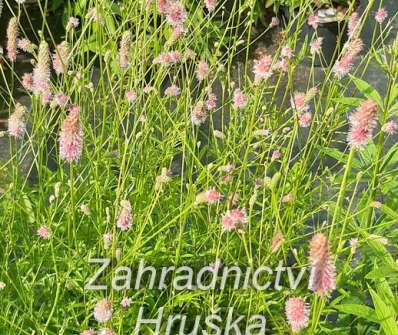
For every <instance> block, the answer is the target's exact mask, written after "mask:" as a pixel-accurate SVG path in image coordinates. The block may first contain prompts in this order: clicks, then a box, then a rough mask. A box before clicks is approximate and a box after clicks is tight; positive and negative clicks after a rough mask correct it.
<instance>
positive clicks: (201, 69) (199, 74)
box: [196, 60, 209, 81]
mask: <svg viewBox="0 0 398 335" xmlns="http://www.w3.org/2000/svg"><path fill="white" fill-rule="evenodd" d="M208 72H209V64H207V62H206V61H204V60H201V61H199V63H198V67H197V69H196V78H198V80H199V81H203V80H204V79H205V78H206V76H207V73H208Z"/></svg>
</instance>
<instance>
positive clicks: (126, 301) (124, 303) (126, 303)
mask: <svg viewBox="0 0 398 335" xmlns="http://www.w3.org/2000/svg"><path fill="white" fill-rule="evenodd" d="M131 303H132V300H131V298H128V297H124V298H123V299H122V301H121V302H120V306H122V307H123V308H128V307H130V305H131Z"/></svg>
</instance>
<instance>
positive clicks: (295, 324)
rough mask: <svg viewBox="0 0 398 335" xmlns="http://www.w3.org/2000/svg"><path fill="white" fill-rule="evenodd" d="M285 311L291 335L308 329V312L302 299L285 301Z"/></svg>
mask: <svg viewBox="0 0 398 335" xmlns="http://www.w3.org/2000/svg"><path fill="white" fill-rule="evenodd" d="M285 311H286V318H287V322H288V323H289V325H290V327H291V329H292V332H293V333H298V332H300V331H301V330H303V329H305V328H307V327H308V321H309V314H310V312H309V309H308V306H307V304H306V303H305V301H304V299H303V298H289V299H288V300H287V301H286V306H285Z"/></svg>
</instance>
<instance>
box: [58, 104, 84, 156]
mask: <svg viewBox="0 0 398 335" xmlns="http://www.w3.org/2000/svg"><path fill="white" fill-rule="evenodd" d="M59 151H60V156H61V159H63V160H66V161H67V162H68V163H71V162H73V161H75V162H77V161H78V160H79V158H80V156H81V154H82V151H83V128H82V125H81V122H80V107H79V106H77V105H70V107H69V114H68V115H67V117H66V118H65V120H64V121H63V123H62V125H61V132H60V137H59Z"/></svg>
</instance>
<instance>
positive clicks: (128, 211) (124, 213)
mask: <svg viewBox="0 0 398 335" xmlns="http://www.w3.org/2000/svg"><path fill="white" fill-rule="evenodd" d="M120 206H121V210H120V213H119V217H118V219H117V222H116V226H117V227H118V228H119V229H120V230H121V231H126V230H128V229H130V228H131V226H132V222H133V210H132V208H131V204H130V201H128V200H122V201H121V203H120Z"/></svg>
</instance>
